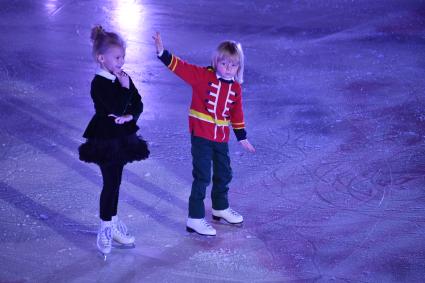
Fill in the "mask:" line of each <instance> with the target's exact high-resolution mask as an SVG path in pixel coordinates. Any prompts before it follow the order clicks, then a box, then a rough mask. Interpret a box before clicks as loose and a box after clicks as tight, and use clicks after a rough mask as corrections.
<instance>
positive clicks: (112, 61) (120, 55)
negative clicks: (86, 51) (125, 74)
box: [97, 46, 125, 74]
mask: <svg viewBox="0 0 425 283" xmlns="http://www.w3.org/2000/svg"><path fill="white" fill-rule="evenodd" d="M97 59H98V60H99V63H100V66H101V68H102V69H104V70H105V71H108V72H110V73H112V74H114V73H119V72H121V68H122V66H123V65H124V61H125V60H124V59H125V50H124V49H123V48H121V47H119V46H111V47H110V48H108V49H107V50H106V52H105V53H104V54H99V55H98V57H97Z"/></svg>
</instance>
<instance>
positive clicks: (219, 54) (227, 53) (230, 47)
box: [212, 40, 244, 84]
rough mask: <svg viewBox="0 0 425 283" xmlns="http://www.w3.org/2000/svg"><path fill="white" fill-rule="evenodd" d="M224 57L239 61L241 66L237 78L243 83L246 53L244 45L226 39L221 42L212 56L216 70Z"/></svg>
mask: <svg viewBox="0 0 425 283" xmlns="http://www.w3.org/2000/svg"><path fill="white" fill-rule="evenodd" d="M223 59H230V60H235V61H237V63H238V64H239V68H238V71H237V72H236V76H235V80H236V81H237V82H238V83H240V84H242V83H243V71H244V55H243V51H242V45H241V44H240V43H238V42H236V41H233V40H226V41H223V42H221V43H220V44H219V45H218V47H217V49H216V50H215V52H214V54H213V57H212V67H213V68H214V70H217V65H218V62H219V61H221V60H223Z"/></svg>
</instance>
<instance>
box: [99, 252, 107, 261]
mask: <svg viewBox="0 0 425 283" xmlns="http://www.w3.org/2000/svg"><path fill="white" fill-rule="evenodd" d="M99 254H100V256H101V257H102V259H103V261H106V258H107V256H108V255H109V254H105V253H102V252H101V251H99Z"/></svg>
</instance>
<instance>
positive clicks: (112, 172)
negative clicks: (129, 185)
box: [100, 163, 122, 221]
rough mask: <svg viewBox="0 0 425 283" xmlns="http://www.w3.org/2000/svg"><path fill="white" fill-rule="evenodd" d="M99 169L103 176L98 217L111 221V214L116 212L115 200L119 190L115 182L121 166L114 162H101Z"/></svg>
mask: <svg viewBox="0 0 425 283" xmlns="http://www.w3.org/2000/svg"><path fill="white" fill-rule="evenodd" d="M120 167H121V172H120V170H119V169H120ZM100 171H101V172H102V178H103V189H102V192H101V194H100V218H101V219H102V220H103V221H111V219H112V216H114V215H115V214H116V204H115V202H116V200H117V198H118V191H119V185H117V184H118V180H119V179H120V174H121V173H122V166H121V165H119V164H116V163H108V164H103V165H101V166H100ZM114 213H115V214H114Z"/></svg>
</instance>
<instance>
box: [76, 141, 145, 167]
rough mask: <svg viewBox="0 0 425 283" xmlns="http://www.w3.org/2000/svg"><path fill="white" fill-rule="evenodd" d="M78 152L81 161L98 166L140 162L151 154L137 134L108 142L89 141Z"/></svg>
mask: <svg viewBox="0 0 425 283" xmlns="http://www.w3.org/2000/svg"><path fill="white" fill-rule="evenodd" d="M78 151H79V154H80V160H82V161H85V162H88V163H96V164H98V165H102V164H105V163H111V162H113V163H122V164H126V163H130V162H133V161H139V160H143V159H146V158H148V157H149V153H150V152H149V149H148V145H147V143H146V141H145V140H144V139H143V138H142V137H140V136H138V135H136V134H132V135H129V136H126V137H120V138H115V139H108V140H105V139H87V141H86V142H85V143H83V144H82V145H80V147H79V148H78Z"/></svg>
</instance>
